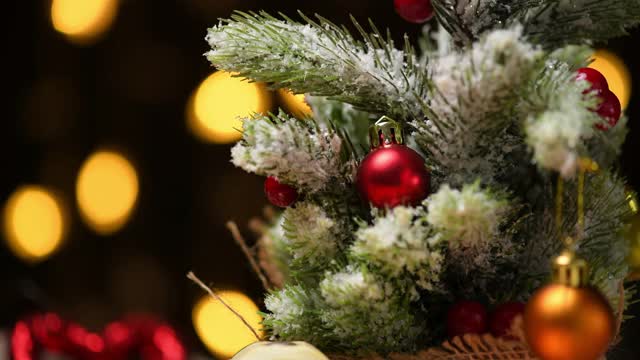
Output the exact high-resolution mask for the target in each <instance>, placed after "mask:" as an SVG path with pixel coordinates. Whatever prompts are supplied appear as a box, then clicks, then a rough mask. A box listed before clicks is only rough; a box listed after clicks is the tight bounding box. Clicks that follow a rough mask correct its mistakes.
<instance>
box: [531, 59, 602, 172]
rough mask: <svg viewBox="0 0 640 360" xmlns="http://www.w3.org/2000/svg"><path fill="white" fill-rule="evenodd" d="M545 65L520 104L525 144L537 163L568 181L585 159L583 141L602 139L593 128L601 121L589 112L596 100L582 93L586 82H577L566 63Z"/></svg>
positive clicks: (586, 87)
mask: <svg viewBox="0 0 640 360" xmlns="http://www.w3.org/2000/svg"><path fill="white" fill-rule="evenodd" d="M545 65H546V66H544V67H543V68H542V71H541V73H540V75H539V76H537V77H536V78H535V80H534V81H533V82H532V83H531V85H530V88H529V89H527V91H526V93H527V94H529V96H528V97H523V98H522V99H521V101H520V104H519V106H520V107H519V111H520V112H521V114H522V116H523V117H524V118H525V122H524V130H525V134H526V139H525V141H526V142H527V144H528V145H529V146H530V147H531V149H532V150H533V160H534V162H535V163H536V164H538V165H539V166H541V167H542V168H546V169H550V170H555V171H558V172H559V173H560V174H561V175H562V176H563V177H565V178H568V177H572V176H573V175H574V174H575V172H576V169H577V164H578V158H579V157H580V156H588V153H587V149H586V147H585V141H587V140H588V139H590V138H592V137H594V136H596V135H600V136H602V135H601V134H597V133H596V130H595V128H594V126H595V124H597V123H600V122H601V121H602V119H601V118H600V117H599V116H598V115H597V114H596V113H594V112H593V111H591V110H590V109H593V108H595V107H596V106H597V97H596V96H595V95H594V94H593V93H586V94H585V92H586V91H585V90H587V89H588V87H589V84H588V83H587V82H586V81H576V78H575V72H574V71H573V70H572V69H571V68H570V67H569V66H568V65H567V64H566V63H562V62H559V61H557V60H554V59H550V60H549V61H547V63H546V64H545Z"/></svg>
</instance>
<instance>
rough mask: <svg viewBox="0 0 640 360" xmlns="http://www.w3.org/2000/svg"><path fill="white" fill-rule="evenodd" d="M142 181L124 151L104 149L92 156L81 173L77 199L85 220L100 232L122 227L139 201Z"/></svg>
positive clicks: (78, 181)
mask: <svg viewBox="0 0 640 360" xmlns="http://www.w3.org/2000/svg"><path fill="white" fill-rule="evenodd" d="M138 192H139V180H138V175H137V172H136V170H135V168H134V166H133V165H132V164H131V162H130V161H129V160H128V159H127V158H126V157H124V156H123V155H122V154H120V153H118V152H114V151H106V150H101V151H97V152H95V153H93V154H92V155H90V156H89V157H88V158H87V160H86V161H85V162H84V164H83V165H82V167H81V168H80V171H79V173H78V178H77V181H76V200H77V203H78V208H79V209H80V214H81V216H82V219H83V220H84V221H85V222H86V223H87V224H88V225H89V226H90V227H91V228H92V229H93V230H94V231H96V232H97V233H98V234H101V235H109V234H112V233H114V232H116V231H118V230H120V229H121V228H122V226H124V224H125V223H126V222H127V220H128V219H129V217H130V216H131V214H132V212H133V210H134V208H135V205H136V203H137V198H138Z"/></svg>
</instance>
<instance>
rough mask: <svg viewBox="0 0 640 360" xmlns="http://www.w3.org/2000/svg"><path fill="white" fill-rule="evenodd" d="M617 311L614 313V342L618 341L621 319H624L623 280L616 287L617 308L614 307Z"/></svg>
mask: <svg viewBox="0 0 640 360" xmlns="http://www.w3.org/2000/svg"><path fill="white" fill-rule="evenodd" d="M616 310H617V311H618V313H617V314H616V315H617V316H616V332H615V336H614V338H613V339H614V340H613V341H614V342H615V343H618V341H620V328H621V327H622V320H623V319H624V282H623V281H621V282H620V287H619V289H618V309H616Z"/></svg>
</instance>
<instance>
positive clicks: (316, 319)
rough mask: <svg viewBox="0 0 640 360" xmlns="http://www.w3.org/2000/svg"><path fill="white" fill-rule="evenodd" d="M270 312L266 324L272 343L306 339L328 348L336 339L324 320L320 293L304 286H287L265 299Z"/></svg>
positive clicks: (266, 317)
mask: <svg viewBox="0 0 640 360" xmlns="http://www.w3.org/2000/svg"><path fill="white" fill-rule="evenodd" d="M264 305H265V307H266V308H267V310H268V312H267V313H265V314H264V320H263V321H262V325H263V326H264V327H265V330H267V332H268V333H269V335H270V337H269V339H270V340H272V341H296V340H305V341H308V342H310V343H312V344H314V345H315V346H317V347H320V348H325V347H326V346H328V344H331V342H332V339H331V337H330V334H329V333H328V331H326V329H325V327H324V325H323V324H322V319H320V313H321V309H322V308H323V306H324V305H323V300H322V297H321V296H320V292H319V291H318V290H315V289H309V288H306V287H304V286H303V285H300V284H298V285H287V286H285V287H284V288H283V289H281V290H277V291H274V292H272V293H270V294H269V295H267V297H266V298H265V299H264Z"/></svg>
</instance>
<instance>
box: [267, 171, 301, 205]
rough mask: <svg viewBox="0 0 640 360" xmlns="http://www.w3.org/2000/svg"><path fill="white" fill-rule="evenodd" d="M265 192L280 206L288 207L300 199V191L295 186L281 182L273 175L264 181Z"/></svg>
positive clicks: (271, 200) (274, 203)
mask: <svg viewBox="0 0 640 360" xmlns="http://www.w3.org/2000/svg"><path fill="white" fill-rule="evenodd" d="M264 193H265V194H266V195H267V198H268V199H269V201H270V202H271V203H272V204H273V205H275V206H279V207H283V208H284V207H287V206H289V205H291V204H293V203H294V202H295V201H296V200H297V199H298V192H297V191H296V189H294V188H293V187H291V186H289V185H287V184H282V183H280V182H279V181H278V180H277V179H276V178H274V177H273V176H269V177H268V178H267V179H266V180H265V181H264Z"/></svg>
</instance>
